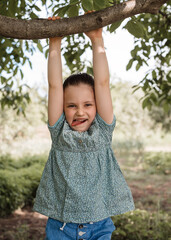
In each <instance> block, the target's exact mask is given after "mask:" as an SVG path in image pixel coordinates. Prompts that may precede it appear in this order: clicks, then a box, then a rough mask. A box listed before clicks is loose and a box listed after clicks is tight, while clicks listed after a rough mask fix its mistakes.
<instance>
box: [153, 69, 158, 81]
mask: <svg viewBox="0 0 171 240" xmlns="http://www.w3.org/2000/svg"><path fill="white" fill-rule="evenodd" d="M152 76H153V79H156V78H157V74H156V71H155V70H153V71H152Z"/></svg>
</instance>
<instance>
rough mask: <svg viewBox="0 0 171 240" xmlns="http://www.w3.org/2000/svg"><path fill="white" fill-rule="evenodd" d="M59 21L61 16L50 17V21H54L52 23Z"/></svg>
mask: <svg viewBox="0 0 171 240" xmlns="http://www.w3.org/2000/svg"><path fill="white" fill-rule="evenodd" d="M58 19H60V17H59V16H56V17H55V16H53V17H48V20H52V21H55V20H58Z"/></svg>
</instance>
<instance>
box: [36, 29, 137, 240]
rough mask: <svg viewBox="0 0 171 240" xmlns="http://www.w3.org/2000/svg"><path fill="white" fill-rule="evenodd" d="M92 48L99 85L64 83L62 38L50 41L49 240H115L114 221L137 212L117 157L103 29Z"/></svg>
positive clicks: (42, 208) (44, 201)
mask: <svg viewBox="0 0 171 240" xmlns="http://www.w3.org/2000/svg"><path fill="white" fill-rule="evenodd" d="M86 35H87V36H88V37H89V38H90V40H91V42H92V49H93V70H94V79H93V78H92V77H91V76H89V75H88V74H84V73H83V74H76V75H71V76H70V77H69V78H67V79H66V80H65V82H64V85H63V81H62V64H61V54H60V49H61V38H58V37H57V38H52V39H50V46H49V60H48V82H49V99H48V127H49V130H50V133H51V138H52V147H51V151H50V154H49V158H48V161H47V163H46V166H45V169H44V171H43V175H42V178H41V181H40V185H39V187H38V190H37V196H36V200H35V204H34V210H35V211H37V212H40V213H41V214H44V215H46V216H48V217H49V219H48V221H47V225H46V240H77V239H80V240H83V239H84V240H109V239H111V235H112V232H113V231H114V230H115V226H114V225H113V222H112V220H111V218H110V217H111V216H113V215H117V214H121V213H124V212H127V211H130V210H133V209H134V203H133V199H132V195H131V192H130V190H129V188H128V186H127V184H126V181H125V180H124V177H123V175H122V172H121V170H120V168H119V166H118V163H117V161H116V159H115V157H114V154H113V151H112V147H111V143H112V133H113V130H114V127H115V116H114V115H113V108H112V100H111V95H110V89H109V70H108V63H107V58H106V54H105V49H104V43H103V38H102V29H97V30H94V31H91V32H88V33H86Z"/></svg>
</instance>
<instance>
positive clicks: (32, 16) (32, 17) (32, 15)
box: [30, 12, 38, 19]
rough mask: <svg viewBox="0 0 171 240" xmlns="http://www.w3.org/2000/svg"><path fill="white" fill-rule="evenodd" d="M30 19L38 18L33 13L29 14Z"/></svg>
mask: <svg viewBox="0 0 171 240" xmlns="http://www.w3.org/2000/svg"><path fill="white" fill-rule="evenodd" d="M30 17H31V19H35V18H38V16H37V15H36V14H35V13H34V12H31V14H30Z"/></svg>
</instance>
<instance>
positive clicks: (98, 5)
mask: <svg viewBox="0 0 171 240" xmlns="http://www.w3.org/2000/svg"><path fill="white" fill-rule="evenodd" d="M93 5H94V9H95V10H100V9H103V8H105V7H106V2H105V0H93Z"/></svg>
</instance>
